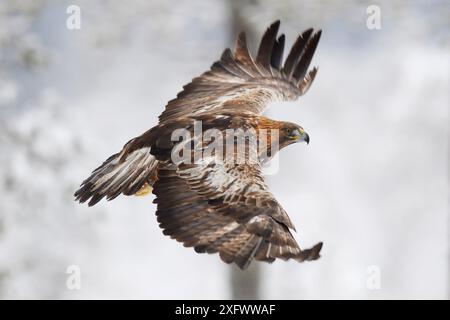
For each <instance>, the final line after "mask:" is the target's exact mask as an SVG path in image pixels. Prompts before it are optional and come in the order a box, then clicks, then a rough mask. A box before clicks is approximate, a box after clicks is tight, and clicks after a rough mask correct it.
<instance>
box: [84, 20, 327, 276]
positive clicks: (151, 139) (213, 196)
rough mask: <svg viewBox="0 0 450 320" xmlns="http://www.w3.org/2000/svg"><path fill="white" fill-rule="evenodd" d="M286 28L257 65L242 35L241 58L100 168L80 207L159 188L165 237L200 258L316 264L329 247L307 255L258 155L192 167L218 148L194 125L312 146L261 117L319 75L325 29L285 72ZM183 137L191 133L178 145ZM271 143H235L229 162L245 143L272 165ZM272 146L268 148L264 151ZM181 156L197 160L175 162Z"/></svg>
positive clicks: (290, 128)
mask: <svg viewBox="0 0 450 320" xmlns="http://www.w3.org/2000/svg"><path fill="white" fill-rule="evenodd" d="M279 25H280V22H279V21H276V22H274V23H273V24H272V25H270V27H269V28H268V29H267V30H266V32H265V33H264V35H263V37H262V40H261V44H260V46H259V49H258V53H257V55H256V58H253V57H252V56H251V55H250V53H249V50H248V47H247V43H246V37H245V33H243V32H242V33H240V34H239V36H238V38H237V41H236V47H235V50H234V52H232V51H231V50H230V49H226V50H225V51H224V52H223V54H222V56H221V58H220V60H219V61H217V62H215V63H214V64H213V65H212V66H211V69H210V70H209V71H207V72H205V73H203V74H202V75H201V76H199V77H197V78H194V79H193V80H192V82H191V83H189V84H187V85H186V86H184V87H183V91H181V92H180V93H179V94H178V95H177V97H176V98H175V99H173V100H171V101H169V103H168V104H167V106H166V108H165V110H164V112H163V113H162V114H161V115H160V116H159V123H158V125H157V126H155V127H153V128H151V129H150V130H148V131H147V132H145V133H144V134H142V135H141V136H138V137H136V138H134V139H132V140H130V141H129V142H128V143H127V144H125V146H124V147H123V149H122V151H120V152H119V153H117V154H115V155H113V156H111V157H109V158H108V159H107V160H106V161H105V162H104V163H103V164H102V165H101V166H100V167H98V168H97V169H95V170H94V171H93V172H92V174H91V176H90V177H88V178H87V179H86V180H85V181H84V182H83V183H82V184H81V186H80V189H79V190H78V191H76V193H75V198H76V200H78V201H80V202H86V201H89V202H88V204H89V206H92V205H95V204H96V203H97V202H98V201H100V200H101V199H102V198H104V197H106V199H107V200H112V199H114V198H116V197H117V196H119V195H120V194H124V195H143V194H146V193H149V192H150V190H152V189H153V193H154V194H155V195H156V198H155V200H154V202H155V203H156V204H157V212H156V215H157V219H158V222H159V225H160V227H161V228H162V229H163V233H164V234H165V235H169V236H170V237H171V238H174V239H176V240H177V241H180V242H182V243H183V244H184V246H186V247H194V249H195V251H196V252H199V253H201V252H207V253H217V252H218V253H219V255H220V257H221V259H222V260H223V261H225V262H226V263H233V262H234V263H236V265H238V266H239V267H240V268H241V269H245V268H246V267H248V265H249V264H250V262H251V261H252V260H253V259H256V260H260V261H267V262H273V261H274V260H275V259H276V258H280V259H283V260H287V259H291V258H292V259H295V260H297V261H300V262H302V261H305V260H315V259H318V258H319V257H320V255H319V252H320V249H321V248H322V243H318V244H316V245H315V246H313V247H312V248H311V249H304V250H302V249H300V247H299V245H298V244H297V242H296V241H295V239H294V238H293V236H292V234H291V231H290V229H292V230H295V228H294V225H293V224H292V222H291V220H290V219H289V216H288V215H287V213H286V212H285V211H284V209H283V208H282V207H281V205H280V204H279V203H278V201H277V200H276V199H275V197H274V196H273V195H272V193H271V192H270V191H269V188H268V187H267V184H266V182H265V179H264V177H263V175H262V169H261V168H262V160H260V159H261V158H260V157H258V158H257V161H252V162H249V161H243V162H242V161H241V162H238V161H235V158H234V157H228V156H225V157H223V154H222V153H221V152H212V153H210V154H208V156H206V157H203V158H202V159H201V161H188V160H192V157H191V156H192V155H193V153H194V151H185V150H193V149H195V150H200V151H202V152H204V151H205V150H206V149H207V148H208V146H209V145H210V143H211V141H209V142H206V141H203V140H202V139H198V133H197V134H196V133H195V128H194V122H196V121H197V122H201V125H202V130H208V129H214V130H216V132H217V131H218V132H219V134H220V135H222V136H223V137H224V139H227V138H228V136H229V135H230V130H231V132H232V131H233V130H247V129H252V130H253V131H254V132H256V133H260V132H262V131H263V130H267V131H269V132H271V133H272V132H277V133H278V137H277V141H276V142H278V145H279V148H283V147H285V146H287V145H289V144H291V143H294V142H300V141H304V142H307V143H309V136H308V134H307V133H306V132H305V131H304V130H303V128H302V127H300V126H299V125H296V124H294V123H290V122H284V121H275V120H271V119H268V118H266V117H263V116H261V113H262V112H263V111H264V109H265V108H266V106H267V105H268V103H269V102H272V101H287V100H296V99H297V98H298V97H299V96H301V95H303V94H305V93H306V91H307V90H308V89H309V87H310V86H311V84H312V82H313V80H314V77H315V76H316V73H317V68H312V69H311V70H308V69H309V65H310V63H311V59H312V57H313V55H314V52H315V50H316V47H317V44H318V42H319V39H320V35H321V31H320V30H319V31H317V32H314V31H313V29H307V30H305V31H304V32H303V33H302V34H300V35H299V36H298V38H297V40H296V41H295V43H294V45H293V46H292V49H291V50H290V52H289V54H288V56H287V58H286V60H285V62H284V64H282V60H283V49H284V41H285V37H284V35H281V36H279V37H277V33H278V29H279ZM177 129H184V130H185V131H186V132H188V133H189V134H192V135H190V137H189V138H187V139H185V140H183V139H181V141H180V139H178V140H176V139H175V140H174V139H173V132H174V131H175V130H177ZM263 137H266V138H264V139H266V140H265V141H262V139H263V138H260V135H259V134H257V138H256V140H257V141H256V144H255V143H247V142H248V141H249V139H248V137H246V139H244V140H238V139H234V138H232V139H231V140H227V141H232V144H233V149H232V150H233V152H232V153H231V154H232V155H233V156H235V155H236V152H237V151H236V150H237V149H238V148H237V147H238V144H239V143H240V144H242V141H244V143H246V147H245V149H244V150H245V152H246V154H249V153H250V151H252V150H253V151H255V150H256V152H257V154H258V156H259V155H261V153H262V150H264V151H265V152H268V157H267V158H268V159H270V158H271V157H272V156H273V155H274V153H276V151H277V150H275V149H274V148H272V147H271V146H272V143H273V142H274V141H272V140H271V139H270V138H269V139H267V136H263ZM211 140H212V139H211ZM267 141H268V143H267V144H266V145H268V147H266V148H261V146H263V145H265V144H264V143H263V142H267ZM255 145H256V147H255ZM186 146H190V147H191V149H184V148H185V147H186ZM180 147H181V148H180ZM235 147H236V148H235ZM176 148H178V149H182V150H183V151H184V152H186V154H187V153H189V152H191V154H189V156H188V157H186V158H184V160H182V161H178V162H176V161H174V160H173V154H174V153H173V152H174V150H175V149H176ZM255 148H256V149H255ZM182 153H183V152H182ZM180 154H181V153H180ZM219 155H220V156H221V158H220V159H219ZM186 159H187V160H186ZM219 160H220V161H219Z"/></svg>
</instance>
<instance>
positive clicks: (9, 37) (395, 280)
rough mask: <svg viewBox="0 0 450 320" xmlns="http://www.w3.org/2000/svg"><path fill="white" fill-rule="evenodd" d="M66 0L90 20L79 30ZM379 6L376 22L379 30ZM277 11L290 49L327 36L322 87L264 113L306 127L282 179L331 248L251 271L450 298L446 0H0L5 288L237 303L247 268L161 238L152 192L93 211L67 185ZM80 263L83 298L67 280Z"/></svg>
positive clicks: (275, 182) (264, 294) (316, 292)
mask: <svg viewBox="0 0 450 320" xmlns="http://www.w3.org/2000/svg"><path fill="white" fill-rule="evenodd" d="M71 4H75V5H78V6H80V8H81V29H80V30H69V29H67V27H66V19H67V18H68V16H69V15H68V14H67V13H66V9H67V7H68V6H69V5H71ZM371 4H375V5H378V6H379V7H380V8H381V26H382V28H381V30H369V29H368V28H367V27H366V20H367V17H368V15H367V13H366V9H367V7H368V6H369V5H371ZM276 19H281V21H282V24H281V31H282V32H285V33H286V36H287V46H288V47H290V44H291V43H292V41H294V39H295V37H296V35H297V34H298V33H299V32H301V31H302V30H304V29H306V28H308V27H311V26H312V27H315V28H322V29H323V34H322V39H321V42H320V44H319V47H318V50H317V52H316V56H315V57H314V60H313V64H318V65H319V66H320V70H319V73H318V76H317V78H316V80H315V82H314V84H313V86H312V88H311V90H310V91H309V92H308V94H307V95H306V96H305V97H303V98H302V99H300V100H299V101H297V102H295V103H284V104H280V105H276V106H273V107H272V108H271V109H270V111H269V112H268V114H269V116H271V117H273V118H275V119H280V120H290V121H294V122H297V123H299V124H301V125H302V126H303V127H304V128H305V129H306V131H307V132H308V133H309V134H310V136H311V144H310V145H309V146H308V147H306V146H305V145H294V146H291V147H289V148H287V149H285V150H283V152H282V153H281V156H280V170H279V171H278V173H277V174H276V175H272V176H270V177H269V183H270V185H271V188H272V191H273V192H274V193H275V195H276V196H277V198H278V199H279V200H280V202H281V203H282V205H283V206H284V208H285V209H286V211H287V212H288V213H289V214H290V216H291V218H292V220H293V221H294V224H295V225H296V226H297V229H298V231H299V232H298V233H297V234H295V237H296V238H297V240H298V241H299V242H300V244H301V245H303V246H310V245H312V244H314V243H316V242H318V241H323V242H324V247H323V250H322V258H321V259H320V260H318V261H316V262H313V263H304V264H298V263H296V262H292V261H291V262H287V263H286V262H282V261H277V262H275V263H274V264H272V265H262V264H259V267H253V268H250V270H248V271H246V273H248V277H250V275H251V274H258V275H259V293H258V295H257V297H260V298H265V299H310V298H326V299H335V298H344V299H349V298H357V299H362V298H368V299H380V298H388V299H393V298H439V299H446V298H449V293H450V288H449V283H450V279H449V261H450V259H449V258H450V257H449V239H450V235H449V221H450V220H449V217H448V203H449V202H448V195H449V188H448V185H449V182H448V177H449V174H448V166H449V162H448V154H449V151H448V150H449V149H448V145H449V143H448V142H449V140H448V134H449V131H448V127H449V113H448V108H449V94H448V91H449V70H450V65H449V37H448V36H449V30H450V28H449V25H450V22H449V21H450V6H449V3H448V1H444V0H442V1H410V2H403V1H372V2H370V1H345V4H342V5H338V4H337V3H336V2H335V1H313V0H311V1H295V0H291V1H277V2H275V1H259V0H258V1H257V0H254V1H240V2H237V1H189V2H188V1H183V2H181V1H176V2H175V1H167V0H152V1H144V0H142V1H135V0H133V1H111V0H105V1H95V2H94V1H88V0H86V1H75V0H74V1H69V2H67V1H37V0H33V1H31V0H30V1H22V0H21V1H13V0H7V1H2V2H0V189H1V190H0V298H2V299H11V298H20V299H34V298H44V299H50V298H56V299H64V298H67V299H80V298H88V299H89V298H149V299H165V298H172V299H187V298H192V299H200V298H209V299H215V298H223V299H227V298H231V297H233V296H234V295H233V294H232V292H233V290H232V289H233V288H232V281H231V278H232V274H234V275H236V271H235V270H234V269H236V268H235V267H233V266H229V265H225V264H223V263H222V262H221V261H220V259H219V258H218V256H217V255H198V254H195V253H194V252H193V250H191V249H186V248H184V247H183V246H182V245H180V244H179V243H177V242H176V241H174V240H171V239H169V238H168V237H165V236H164V235H163V234H162V232H161V230H160V229H159V227H158V225H157V222H156V218H155V216H154V212H155V209H156V208H155V205H153V204H152V200H153V196H149V197H144V198H136V197H119V198H118V199H116V200H115V201H113V202H109V203H105V202H102V203H100V204H99V205H97V206H95V207H93V208H88V207H87V206H86V205H80V204H77V203H75V202H74V201H73V196H72V195H73V192H74V191H75V190H76V189H77V187H78V185H79V183H80V182H81V181H82V180H83V179H84V178H85V177H86V176H87V175H88V174H89V173H90V171H91V170H92V169H94V168H95V167H96V166H97V165H99V164H100V163H101V162H102V161H103V160H104V159H106V158H107V157H108V156H109V155H110V154H112V153H115V152H117V151H118V150H120V148H121V147H122V145H123V144H124V143H125V142H126V141H128V140H129V139H130V138H131V137H134V136H136V135H139V134H141V133H142V132H144V131H145V130H147V129H148V128H150V127H151V126H153V125H155V124H156V121H157V115H158V114H159V113H160V112H161V111H162V110H163V107H164V105H165V103H166V102H167V101H168V100H170V99H172V98H173V97H174V96H175V95H176V93H177V92H178V91H180V89H181V87H182V85H184V84H186V83H187V82H188V81H189V80H190V79H191V78H193V77H194V76H196V75H198V74H200V73H202V72H203V71H205V70H206V69H208V68H209V66H210V65H211V64H212V62H213V61H215V60H217V59H218V58H219V56H220V54H221V52H222V50H223V49H224V48H225V47H227V46H231V45H232V44H233V40H234V37H235V35H236V33H237V31H238V30H239V29H240V28H244V29H246V30H248V31H249V33H250V34H251V37H252V38H253V41H254V42H255V43H256V41H259V37H260V36H261V34H262V32H263V31H264V30H265V28H266V27H267V26H268V25H269V24H270V23H271V22H272V21H274V20H276ZM71 265H77V266H79V267H80V270H81V275H82V277H81V279H82V280H81V289H80V290H69V289H68V288H67V286H66V281H67V277H68V274H67V273H66V270H67V268H68V266H71ZM373 270H375V271H376V272H378V271H379V274H378V273H377V274H378V275H379V277H378V276H377V277H378V278H379V280H380V282H379V284H380V287H379V288H378V289H375V290H374V288H373V287H371V286H368V285H367V282H368V281H369V282H370V279H372V278H371V277H372V276H373V273H372V271H373ZM246 273H244V274H243V275H244V277H247V274H246ZM241 275H242V274H241ZM249 298H251V297H249Z"/></svg>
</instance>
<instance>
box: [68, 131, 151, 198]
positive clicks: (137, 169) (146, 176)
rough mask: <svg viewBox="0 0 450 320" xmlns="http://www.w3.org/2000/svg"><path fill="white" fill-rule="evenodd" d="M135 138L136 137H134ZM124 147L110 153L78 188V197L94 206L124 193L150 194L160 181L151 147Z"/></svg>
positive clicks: (76, 193) (76, 196)
mask: <svg viewBox="0 0 450 320" xmlns="http://www.w3.org/2000/svg"><path fill="white" fill-rule="evenodd" d="M133 140H134V139H133ZM133 140H131V141H130V142H129V143H128V144H127V145H125V147H124V149H123V150H122V151H121V152H120V153H117V154H114V155H112V156H111V157H109V158H108V159H107V160H106V161H105V162H103V164H102V165H101V166H99V167H98V168H97V169H95V170H94V171H93V172H92V173H91V175H90V176H89V177H88V178H87V179H86V180H84V181H83V183H82V184H81V186H80V188H79V189H78V190H77V191H76V192H75V194H74V196H75V200H76V201H79V202H82V203H83V202H86V201H88V200H89V202H88V205H89V206H93V205H95V204H96V203H97V202H99V201H100V200H101V199H103V198H105V197H106V199H107V200H112V199H115V198H116V197H118V196H119V195H120V194H124V195H127V196H130V195H138V196H140V195H146V194H148V193H149V192H150V191H151V187H152V186H153V184H154V182H155V181H156V172H157V163H158V161H157V160H156V159H155V157H154V156H153V155H151V154H150V147H143V148H139V149H135V150H132V151H129V145H130V143H131V142H133Z"/></svg>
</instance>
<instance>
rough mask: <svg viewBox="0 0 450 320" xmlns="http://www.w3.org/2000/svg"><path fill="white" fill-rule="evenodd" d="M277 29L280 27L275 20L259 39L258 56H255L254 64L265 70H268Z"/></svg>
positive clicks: (278, 21)
mask: <svg viewBox="0 0 450 320" xmlns="http://www.w3.org/2000/svg"><path fill="white" fill-rule="evenodd" d="M279 27H280V20H277V21H275V22H274V23H272V24H271V25H270V27H269V28H267V30H266V32H265V33H264V35H263V37H262V39H261V44H260V46H259V49H258V54H257V55H256V63H258V64H260V65H262V66H263V67H265V68H267V69H269V68H270V59H271V55H272V49H273V46H274V43H275V40H276V36H277V33H278V28H279Z"/></svg>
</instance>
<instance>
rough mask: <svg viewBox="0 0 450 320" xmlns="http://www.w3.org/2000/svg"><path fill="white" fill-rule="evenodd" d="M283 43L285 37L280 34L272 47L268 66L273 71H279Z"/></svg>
mask: <svg viewBox="0 0 450 320" xmlns="http://www.w3.org/2000/svg"><path fill="white" fill-rule="evenodd" d="M284 41H285V36H284V34H282V35H281V36H280V37H279V38H278V40H277V41H276V42H275V45H274V47H273V51H272V57H271V61H270V65H271V66H272V67H274V68H275V69H280V66H281V61H282V60H283V50H284Z"/></svg>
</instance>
